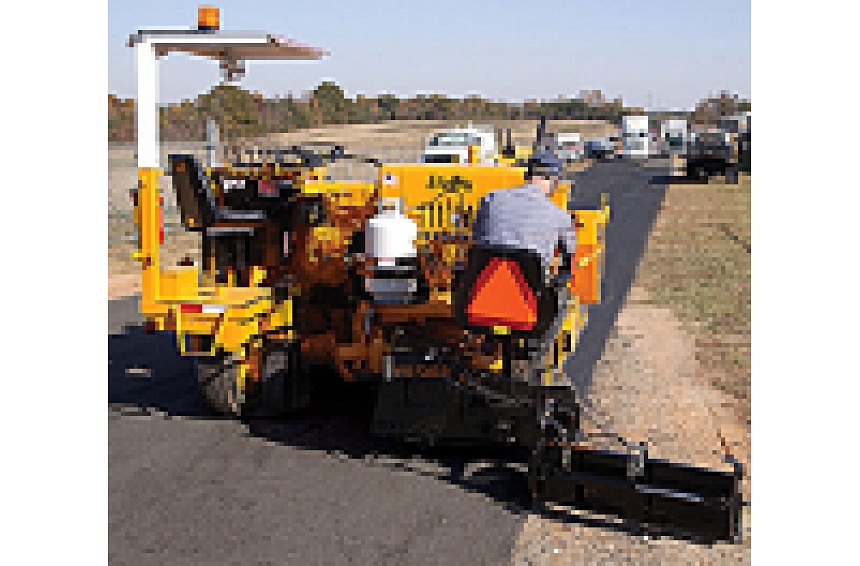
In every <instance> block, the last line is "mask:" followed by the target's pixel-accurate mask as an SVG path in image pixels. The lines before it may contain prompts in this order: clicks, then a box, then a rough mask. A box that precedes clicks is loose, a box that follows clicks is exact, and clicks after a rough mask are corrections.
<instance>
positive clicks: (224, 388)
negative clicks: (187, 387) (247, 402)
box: [194, 354, 242, 417]
mask: <svg viewBox="0 0 860 566" xmlns="http://www.w3.org/2000/svg"><path fill="white" fill-rule="evenodd" d="M194 366H195V370H196V373H197V383H198V385H199V387H200V392H201V393H202V395H203V404H204V405H205V406H206V408H207V409H209V411H211V412H212V413H214V414H216V415H219V416H230V417H238V416H239V415H240V414H241V412H242V410H241V407H242V403H241V400H240V398H239V395H238V393H237V391H236V377H237V369H236V365H235V364H232V363H230V362H229V360H228V359H227V357H226V356H225V355H223V354H219V355H215V356H211V357H209V356H198V357H195V358H194Z"/></svg>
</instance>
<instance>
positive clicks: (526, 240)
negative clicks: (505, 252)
mask: <svg viewBox="0 0 860 566" xmlns="http://www.w3.org/2000/svg"><path fill="white" fill-rule="evenodd" d="M561 172H562V163H561V160H560V159H559V158H558V157H557V156H556V155H555V153H553V152H551V151H547V150H539V151H537V152H536V153H534V154H533V155H532V157H531V158H530V159H529V161H528V164H527V172H526V184H525V185H523V186H521V187H517V188H513V189H503V190H499V191H494V192H491V193H489V194H487V195H485V196H484V197H483V198H482V199H481V203H480V205H479V207H478V210H477V212H476V214H475V220H474V223H473V225H472V239H473V241H474V242H475V243H482V244H489V245H498V246H506V247H511V248H525V249H531V250H534V251H536V252H538V253H539V254H540V255H541V258H543V265H544V268H548V267H549V265H550V262H552V260H553V257H554V256H555V251H556V249H558V251H559V255H560V256H561V257H562V258H563V259H564V260H565V262H566V265H567V266H568V267H569V266H570V260H571V258H572V257H573V253H574V251H575V245H576V233H575V229H574V225H573V218H572V217H571V216H570V214H568V213H567V212H565V211H564V210H562V209H560V208H559V207H558V206H556V205H555V204H554V203H553V202H552V201H551V200H550V199H549V195H551V194H552V193H553V191H555V189H556V188H557V187H558V182H559V178H560V177H561Z"/></svg>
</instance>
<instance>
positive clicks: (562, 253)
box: [558, 211, 576, 283]
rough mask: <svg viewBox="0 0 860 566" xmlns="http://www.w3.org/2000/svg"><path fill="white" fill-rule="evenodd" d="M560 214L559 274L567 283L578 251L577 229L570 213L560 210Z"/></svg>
mask: <svg viewBox="0 0 860 566" xmlns="http://www.w3.org/2000/svg"><path fill="white" fill-rule="evenodd" d="M560 212H561V214H560V215H559V238H558V248H559V258H560V260H561V261H560V263H559V276H560V279H561V280H563V281H559V282H560V283H561V282H564V283H566V282H567V280H568V279H569V278H570V274H571V273H572V272H573V257H574V254H575V253H576V229H575V228H574V225H573V218H572V217H571V216H570V214H568V213H566V212H562V211H560Z"/></svg>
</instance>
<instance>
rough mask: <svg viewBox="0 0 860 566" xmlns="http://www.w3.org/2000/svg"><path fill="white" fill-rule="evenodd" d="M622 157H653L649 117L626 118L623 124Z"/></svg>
mask: <svg viewBox="0 0 860 566" xmlns="http://www.w3.org/2000/svg"><path fill="white" fill-rule="evenodd" d="M621 138H622V146H621V155H622V156H624V157H632V158H639V159H644V158H647V157H649V156H650V155H651V132H650V130H649V129H648V116H625V117H624V118H623V120H622V123H621Z"/></svg>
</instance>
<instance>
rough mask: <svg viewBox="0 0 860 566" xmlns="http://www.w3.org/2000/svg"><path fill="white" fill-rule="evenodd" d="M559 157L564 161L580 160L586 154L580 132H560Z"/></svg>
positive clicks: (557, 139)
mask: <svg viewBox="0 0 860 566" xmlns="http://www.w3.org/2000/svg"><path fill="white" fill-rule="evenodd" d="M556 141H558V157H559V159H561V160H562V161H568V162H569V161H579V160H580V159H582V158H583V156H584V154H585V146H584V144H583V143H582V136H580V135H579V134H578V133H571V134H558V136H556Z"/></svg>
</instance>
